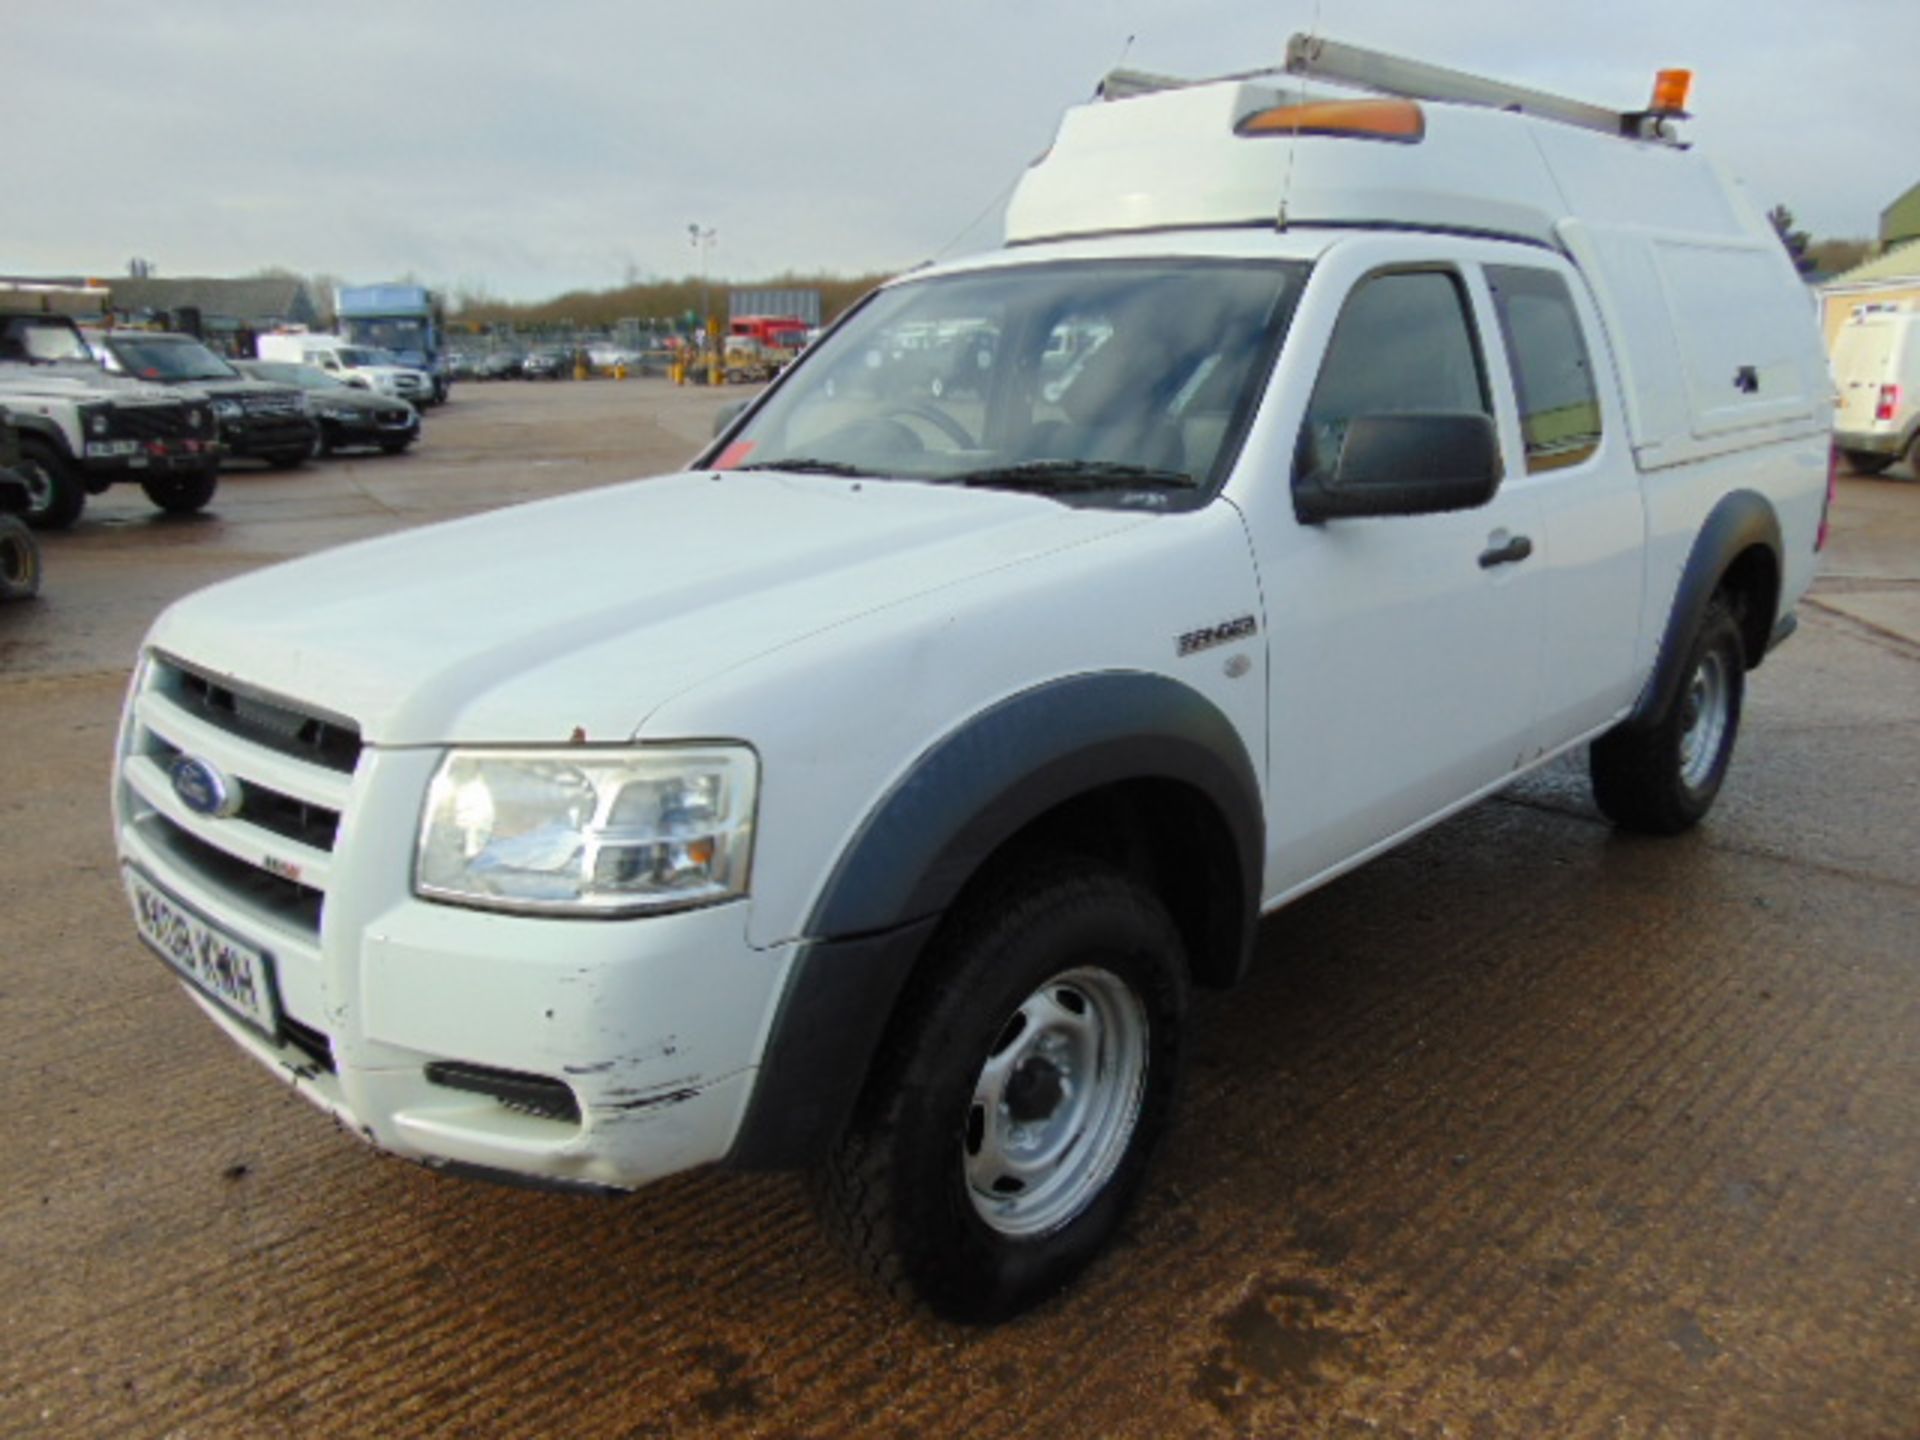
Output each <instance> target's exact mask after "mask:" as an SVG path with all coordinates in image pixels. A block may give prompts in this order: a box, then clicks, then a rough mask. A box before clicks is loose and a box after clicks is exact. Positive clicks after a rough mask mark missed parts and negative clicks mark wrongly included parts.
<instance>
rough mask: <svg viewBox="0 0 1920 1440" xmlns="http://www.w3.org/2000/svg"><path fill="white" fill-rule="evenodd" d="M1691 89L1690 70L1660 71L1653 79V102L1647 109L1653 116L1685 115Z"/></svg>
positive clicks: (1691, 75)
mask: <svg viewBox="0 0 1920 1440" xmlns="http://www.w3.org/2000/svg"><path fill="white" fill-rule="evenodd" d="M1692 89H1693V72H1692V71H1691V70H1662V71H1661V72H1660V73H1659V74H1657V75H1655V76H1654V77H1653V100H1652V103H1650V104H1649V105H1648V106H1647V109H1648V110H1650V111H1652V112H1653V113H1654V114H1655V115H1685V114H1686V113H1687V94H1688V92H1689V91H1691V90H1692Z"/></svg>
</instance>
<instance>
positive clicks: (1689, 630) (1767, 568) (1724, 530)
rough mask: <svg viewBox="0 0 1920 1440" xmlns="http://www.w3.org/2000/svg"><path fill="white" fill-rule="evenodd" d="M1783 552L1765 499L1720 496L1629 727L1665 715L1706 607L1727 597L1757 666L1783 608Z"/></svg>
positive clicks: (1747, 494) (1750, 663)
mask: <svg viewBox="0 0 1920 1440" xmlns="http://www.w3.org/2000/svg"><path fill="white" fill-rule="evenodd" d="M1780 553H1781V541H1780V517H1779V516H1778V515H1777V514H1776V513H1775V512H1774V508H1773V505H1772V503H1771V502H1770V501H1768V500H1767V498H1766V497H1765V496H1764V495H1761V494H1759V493H1758V492H1756V491H1753V490H1735V491H1732V492H1730V493H1729V494H1727V495H1724V496H1722V497H1721V499H1720V501H1719V503H1718V504H1716V505H1715V506H1714V507H1713V509H1712V510H1711V511H1710V512H1709V513H1708V515H1707V518H1706V521H1705V523H1704V524H1702V525H1701V527H1700V533H1699V534H1698V535H1696V536H1695V537H1694V541H1693V548H1692V550H1691V551H1690V552H1689V553H1688V555H1687V563H1686V566H1685V567H1684V568H1683V569H1682V570H1681V572H1680V583H1679V586H1678V587H1677V588H1676V589H1675V591H1674V597H1673V605H1672V608H1671V609H1670V610H1669V611H1668V614H1667V625H1666V630H1665V632H1664V634H1663V636H1662V638H1661V641H1660V654H1659V658H1658V659H1657V660H1656V661H1655V662H1654V667H1653V673H1652V675H1651V676H1649V677H1648V680H1647V685H1646V688H1645V689H1644V690H1643V691H1642V692H1641V695H1640V700H1639V703H1637V704H1636V705H1635V706H1634V708H1633V713H1632V714H1631V715H1630V716H1629V717H1628V719H1627V722H1626V723H1628V724H1630V725H1634V726H1643V725H1651V724H1654V723H1657V721H1658V720H1659V718H1660V717H1661V716H1662V715H1664V714H1666V713H1667V711H1668V708H1669V707H1670V706H1671V704H1672V700H1673V696H1674V694H1675V692H1676V691H1677V690H1678V689H1679V688H1680V685H1681V684H1682V682H1683V681H1684V680H1685V678H1686V676H1685V669H1686V659H1687V655H1688V652H1689V651H1690V650H1691V649H1692V647H1693V640H1694V636H1695V635H1696V634H1697V633H1698V632H1699V629H1700V625H1701V622H1702V621H1703V619H1704V618H1705V616H1706V613H1707V606H1708V605H1709V604H1710V603H1711V602H1712V600H1713V597H1714V596H1715V595H1716V594H1720V593H1722V591H1723V590H1724V591H1726V593H1727V594H1728V595H1729V597H1730V599H1732V600H1733V601H1734V602H1735V603H1736V605H1737V606H1738V607H1739V610H1740V617H1739V618H1740V634H1741V640H1742V644H1743V648H1744V649H1745V651H1746V657H1745V658H1746V664H1747V667H1748V668H1749V669H1752V668H1753V667H1754V666H1756V665H1758V664H1759V663H1760V661H1761V659H1762V658H1764V656H1765V655H1766V648H1767V639H1768V637H1769V636H1770V635H1771V634H1772V633H1773V625H1774V620H1775V615H1774V611H1775V610H1776V609H1778V607H1779V603H1780V578H1779V577H1780Z"/></svg>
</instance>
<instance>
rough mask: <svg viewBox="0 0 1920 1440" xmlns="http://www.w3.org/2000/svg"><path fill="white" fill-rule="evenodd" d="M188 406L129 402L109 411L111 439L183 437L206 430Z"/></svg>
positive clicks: (167, 438)
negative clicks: (190, 413)
mask: <svg viewBox="0 0 1920 1440" xmlns="http://www.w3.org/2000/svg"><path fill="white" fill-rule="evenodd" d="M203 430H204V426H196V425H194V424H193V423H192V420H191V417H190V415H189V413H188V409H187V407H186V406H185V405H126V404H122V403H120V402H118V401H116V402H115V403H114V405H113V407H112V408H111V409H110V410H108V411H107V438H108V439H109V440H180V439H185V438H187V437H189V436H194V435H199V434H201V433H203Z"/></svg>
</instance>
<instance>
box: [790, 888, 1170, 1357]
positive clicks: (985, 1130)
mask: <svg viewBox="0 0 1920 1440" xmlns="http://www.w3.org/2000/svg"><path fill="white" fill-rule="evenodd" d="M935 945H936V949H935V951H934V953H932V954H930V955H929V957H928V960H927V968H926V970H925V973H924V974H923V975H921V976H919V977H916V981H917V983H916V984H915V985H914V986H913V987H912V989H911V991H910V993H909V996H908V998H907V999H906V1001H905V1002H903V1012H902V1015H903V1018H902V1021H901V1023H899V1024H898V1025H897V1026H896V1029H895V1032H894V1033H893V1034H892V1035H891V1037H890V1040H889V1044H888V1048H887V1052H886V1053H885V1054H884V1055H883V1056H882V1058H881V1060H880V1062H879V1064H878V1066H877V1068H876V1072H875V1076H874V1079H873V1081H872V1082H871V1084H870V1087H869V1091H868V1094H867V1096H866V1097H865V1100H864V1101H863V1105H862V1110H861V1113H860V1115H859V1116H858V1117H857V1118H856V1121H855V1124H854V1126H853V1127H852V1129H851V1130H850V1132H849V1134H848V1136H847V1138H846V1139H845V1140H844V1141H843V1142H842V1143H841V1146H840V1148H839V1150H838V1152H837V1153H836V1154H835V1156H834V1158H833V1159H832V1161H831V1162H830V1164H829V1166H828V1168H827V1172H826V1174H825V1176H824V1177H823V1178H824V1185H823V1187H822V1190H823V1194H824V1199H825V1201H826V1209H827V1213H828V1218H829V1220H830V1221H831V1222H832V1223H833V1224H834V1226H835V1228H837V1229H838V1230H839V1231H840V1232H841V1233H842V1235H843V1236H844V1237H845V1239H846V1240H847V1242H848V1243H849V1245H850V1246H851V1248H852V1250H853V1252H854V1254H855V1256H856V1258H857V1259H858V1261H859V1262H860V1263H861V1264H862V1266H863V1268H865V1269H866V1270H867V1271H868V1273H869V1274H870V1275H871V1276H872V1277H873V1278H875V1279H876V1280H878V1281H879V1282H880V1283H882V1284H883V1285H884V1286H886V1287H887V1288H889V1289H891V1290H893V1291H894V1292H896V1293H899V1294H904V1295H910V1296H917V1297H918V1298H919V1299H920V1300H921V1301H923V1302H924V1303H925V1304H926V1305H927V1307H928V1308H929V1309H931V1310H932V1311H933V1312H934V1313H936V1314H938V1315H940V1316H942V1317H944V1318H946V1319H949V1320H958V1321H963V1322H969V1323H994V1322H997V1321H1000V1320H1005V1319H1008V1318H1010V1317H1012V1316H1014V1315H1017V1314H1019V1313H1020V1312H1021V1311H1023V1310H1026V1309H1028V1308H1030V1307H1031V1306H1033V1305H1035V1304H1037V1303H1038V1302H1039V1301H1041V1300H1043V1299H1045V1298H1046V1297H1048V1296H1049V1295H1052V1294H1054V1293H1055V1292H1056V1291H1058V1290H1060V1289H1061V1288H1062V1287H1064V1286H1065V1285H1066V1284H1067V1283H1068V1282H1069V1281H1070V1280H1072V1279H1073V1277H1074V1276H1075V1275H1077V1274H1078V1273H1079V1272H1080V1271H1081V1270H1082V1269H1083V1268H1085V1266H1086V1265H1088V1264H1089V1263H1090V1262H1091V1261H1092V1260H1093V1259H1094V1258H1095V1257H1096V1256H1097V1255H1098V1254H1099V1253H1100V1252H1101V1250H1102V1249H1103V1248H1104V1247H1105V1246H1106V1244H1107V1242H1108V1241H1109V1240H1110V1239H1111V1238H1112V1236H1113V1234H1114V1231H1115V1230H1116V1229H1117V1228H1118V1226H1119V1224H1120V1221H1121V1219H1122V1218H1123V1216H1124V1215H1125V1213H1126V1211H1127V1209H1128V1207H1129V1206H1130V1205H1131V1203H1132V1201H1133V1199H1134V1197H1135V1195H1136V1194H1137V1192H1138V1191H1139V1188H1140V1185H1141V1182H1142V1180H1143V1178H1144V1176H1145V1174H1146V1169H1147V1163H1148V1160H1149V1157H1150V1155H1151V1152H1152V1150H1153V1148H1154V1145H1155V1142H1156V1141H1157V1140H1158V1138H1159V1135H1160V1133H1161V1131H1162V1130H1163V1129H1164V1128H1165V1126H1166V1124H1167V1121H1168V1118H1169V1116H1170V1115H1171V1112H1172V1108H1173V1101H1174V1091H1175V1086H1176V1081H1177V1076H1178V1071H1179V1062H1180V1053H1181V1043H1180V1042H1181V1035H1180V1031H1181V1022H1182V1019H1183V1017H1184V1013H1185V1009H1186V996H1187V980H1186V956H1185V951H1184V948H1183V946H1182V944H1181V940H1180V935H1179V932H1178V931H1177V930H1176V929H1175V927H1174V925H1173V922H1172V920H1171V919H1170V918H1169V917H1168V915H1167V912H1166V909H1165V907H1164V906H1162V905H1161V904H1160V902H1159V900H1158V899H1157V898H1156V897H1155V896H1154V895H1153V893H1152V892H1151V891H1150V890H1148V889H1146V888H1145V887H1144V886H1142V885H1140V884H1139V883H1137V882H1135V881H1133V880H1131V879H1129V878H1127V877H1126V876H1124V875H1122V874H1120V873H1118V872H1116V871H1113V870H1110V869H1107V868H1105V867H1103V866H1095V865H1072V866H1059V867H1053V868H1047V869H1042V870H1041V871H1039V872H1038V873H1027V874H1021V875H1017V876H1009V877H1008V878H1007V879H1006V880H1004V881H1003V882H1002V883H1001V884H999V885H997V886H993V887H991V888H990V889H988V890H987V891H984V892H982V893H980V894H979V895H977V896H976V897H975V900H974V901H973V902H972V903H971V904H969V905H967V906H966V907H965V908H964V909H963V910H961V911H959V912H957V913H956V914H955V915H954V916H953V917H952V918H951V921H950V923H949V925H948V927H947V928H946V929H945V930H943V931H942V933H941V936H940V938H939V939H938V940H936V942H935Z"/></svg>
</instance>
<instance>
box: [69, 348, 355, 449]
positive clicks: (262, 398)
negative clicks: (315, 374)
mask: <svg viewBox="0 0 1920 1440" xmlns="http://www.w3.org/2000/svg"><path fill="white" fill-rule="evenodd" d="M91 339H92V344H93V348H94V350H95V352H96V353H98V355H99V356H100V363H101V364H102V365H104V366H105V367H106V368H107V370H108V371H109V372H111V373H113V374H115V375H131V376H134V377H135V378H137V379H141V380H152V381H155V382H157V383H159V384H162V385H172V386H176V387H178V388H181V389H191V390H193V391H196V392H198V393H201V394H204V395H206V396H207V397H208V399H209V400H210V401H211V403H212V409H213V415H214V419H215V420H216V421H217V422H218V423H219V427H220V444H221V446H222V448H223V449H224V450H225V451H226V453H227V454H229V455H235V456H239V457H241V458H242V459H248V460H264V461H266V462H267V463H268V464H269V465H271V466H273V467H274V468H275V469H276V470H290V469H292V468H293V467H294V466H296V465H299V464H301V463H302V462H304V461H305V460H306V458H307V457H308V456H309V455H311V454H312V453H313V450H314V446H315V444H316V442H317V440H318V438H319V432H318V430H317V428H316V427H315V425H314V422H313V416H312V415H311V414H310V413H309V412H308V408H307V401H306V397H305V396H304V395H303V394H302V393H301V391H300V390H299V389H298V388H297V387H295V386H291V385H272V384H264V383H262V382H261V381H259V380H254V379H249V378H248V377H247V376H245V375H243V374H241V373H240V371H238V370H236V369H235V368H234V367H233V366H232V365H231V364H230V363H229V362H227V361H226V360H223V359H222V358H221V357H220V356H218V355H216V354H214V353H213V351H211V350H209V349H208V348H207V347H206V346H205V345H204V344H202V343H201V342H200V341H198V340H196V339H195V338H194V337H193V336H191V335H170V334H160V333H156V332H151V331H145V330H107V331H102V332H100V333H99V334H97V335H94V336H93V337H91Z"/></svg>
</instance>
